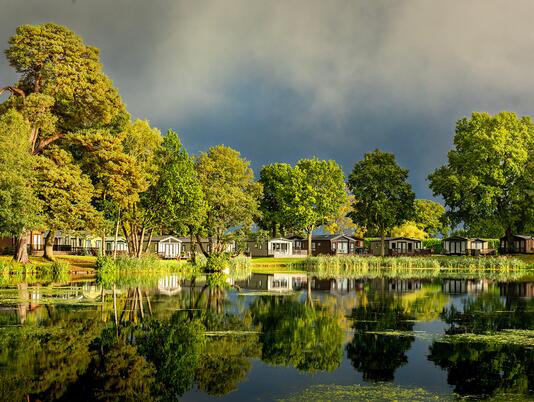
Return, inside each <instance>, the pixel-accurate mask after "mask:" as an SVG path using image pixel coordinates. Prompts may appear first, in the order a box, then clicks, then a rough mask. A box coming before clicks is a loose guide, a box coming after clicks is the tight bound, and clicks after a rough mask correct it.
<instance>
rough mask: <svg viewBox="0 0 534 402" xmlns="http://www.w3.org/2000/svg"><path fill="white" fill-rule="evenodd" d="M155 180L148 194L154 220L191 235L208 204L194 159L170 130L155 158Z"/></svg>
mask: <svg viewBox="0 0 534 402" xmlns="http://www.w3.org/2000/svg"><path fill="white" fill-rule="evenodd" d="M156 165H157V167H158V180H157V182H156V183H155V185H154V186H153V187H152V188H151V189H150V190H149V191H148V193H147V197H146V198H147V203H150V204H151V205H153V207H154V208H152V209H151V210H150V213H151V214H152V215H153V218H154V220H159V222H160V224H162V225H163V224H164V225H166V226H167V227H170V228H172V229H173V230H174V231H175V232H176V233H188V234H194V233H195V232H196V228H198V227H199V226H200V224H201V223H202V221H203V220H204V218H205V215H206V209H207V204H206V201H205V199H204V193H203V192H202V186H201V184H200V181H199V179H198V175H197V172H196V170H195V165H194V162H193V159H192V158H191V157H190V156H189V155H188V153H187V151H186V150H185V148H184V147H183V145H182V143H181V142H180V139H179V138H178V135H177V134H176V133H175V132H174V131H172V130H169V131H168V132H167V135H166V136H165V139H164V140H163V145H162V147H161V149H160V150H159V151H158V152H157V155H156Z"/></svg>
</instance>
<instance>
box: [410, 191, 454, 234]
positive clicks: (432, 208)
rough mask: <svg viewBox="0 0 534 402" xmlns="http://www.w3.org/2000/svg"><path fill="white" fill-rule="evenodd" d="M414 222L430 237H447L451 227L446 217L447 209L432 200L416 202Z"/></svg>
mask: <svg viewBox="0 0 534 402" xmlns="http://www.w3.org/2000/svg"><path fill="white" fill-rule="evenodd" d="M414 208H415V216H414V220H415V223H416V224H417V226H418V227H419V228H420V229H422V230H424V231H425V232H427V233H428V234H429V235H430V236H435V235H437V234H442V235H444V236H446V235H447V232H448V231H449V227H448V226H447V220H446V217H445V207H444V206H443V205H441V204H440V203H439V202H436V201H432V200H420V199H418V200H415V202H414Z"/></svg>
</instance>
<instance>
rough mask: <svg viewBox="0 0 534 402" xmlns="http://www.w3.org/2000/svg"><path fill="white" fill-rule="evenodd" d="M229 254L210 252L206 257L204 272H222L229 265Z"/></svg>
mask: <svg viewBox="0 0 534 402" xmlns="http://www.w3.org/2000/svg"><path fill="white" fill-rule="evenodd" d="M229 262H230V256H229V255H228V254H227V253H217V254H216V253H211V254H210V255H209V257H208V258H207V259H206V268H205V269H206V272H222V271H223V270H224V269H225V268H227V267H228V266H229Z"/></svg>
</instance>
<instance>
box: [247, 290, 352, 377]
mask: <svg viewBox="0 0 534 402" xmlns="http://www.w3.org/2000/svg"><path fill="white" fill-rule="evenodd" d="M250 310H251V312H252V314H253V316H254V321H255V322H256V323H258V324H261V326H262V335H261V337H260V340H261V342H262V360H264V361H266V362H268V363H271V364H281V365H293V366H294V367H295V368H297V369H298V370H302V371H315V370H329V371H332V370H334V369H336V368H337V367H338V366H339V364H340V363H341V359H342V357H343V348H342V345H343V331H342V329H341V326H340V323H339V317H336V316H335V315H333V314H330V313H329V312H328V311H327V310H326V309H325V308H324V307H323V306H321V305H320V304H316V305H315V306H314V307H313V306H311V305H310V304H303V303H301V302H300V301H299V300H297V299H295V298H289V297H264V298H260V299H257V300H256V301H255V302H254V304H252V306H251V307H250Z"/></svg>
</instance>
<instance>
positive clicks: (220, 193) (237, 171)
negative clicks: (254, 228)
mask: <svg viewBox="0 0 534 402" xmlns="http://www.w3.org/2000/svg"><path fill="white" fill-rule="evenodd" d="M249 165H250V162H249V161H247V160H246V159H244V158H242V157H241V155H240V154H239V152H238V151H236V150H234V149H232V148H230V147H227V146H224V145H217V146H215V147H212V148H210V149H209V150H208V152H203V153H201V154H200V156H199V157H198V158H197V160H196V163H195V167H196V170H197V173H198V177H199V180H200V183H201V185H202V190H203V192H204V196H205V199H206V202H207V206H208V208H207V213H206V217H205V219H204V222H203V224H202V227H201V230H202V232H200V233H203V234H205V235H207V236H208V237H209V238H210V239H211V252H214V253H221V252H223V251H224V245H225V239H226V238H227V233H228V231H229V230H230V229H233V228H239V227H250V226H251V225H252V223H253V222H254V219H255V218H257V217H258V215H259V210H258V208H259V199H260V197H261V193H262V188H261V184H259V183H257V182H255V181H254V172H253V171H252V169H251V168H250V166H249ZM200 233H199V234H200ZM203 252H204V253H205V254H206V255H208V254H209V252H208V251H207V250H203Z"/></svg>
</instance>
